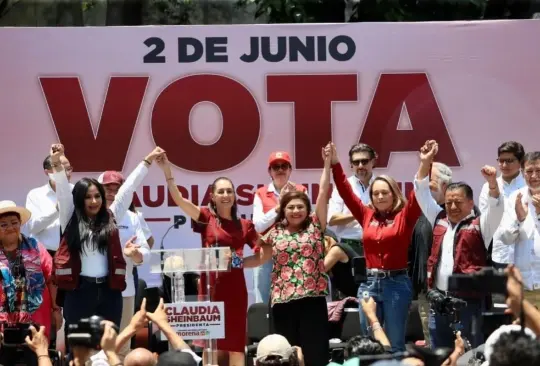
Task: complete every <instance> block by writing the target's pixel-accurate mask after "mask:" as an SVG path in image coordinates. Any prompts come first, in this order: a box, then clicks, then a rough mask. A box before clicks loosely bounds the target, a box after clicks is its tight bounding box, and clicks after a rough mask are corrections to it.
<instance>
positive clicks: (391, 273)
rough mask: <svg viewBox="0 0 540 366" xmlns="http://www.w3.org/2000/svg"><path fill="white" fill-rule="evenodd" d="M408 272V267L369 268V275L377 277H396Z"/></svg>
mask: <svg viewBox="0 0 540 366" xmlns="http://www.w3.org/2000/svg"><path fill="white" fill-rule="evenodd" d="M407 273H408V271H407V270H406V269H390V270H384V269H375V268H368V269H367V275H368V277H376V278H386V277H395V276H401V275H406V274H407Z"/></svg>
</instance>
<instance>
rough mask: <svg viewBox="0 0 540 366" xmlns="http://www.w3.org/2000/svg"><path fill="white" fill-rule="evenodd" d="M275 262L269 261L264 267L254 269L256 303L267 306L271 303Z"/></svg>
mask: <svg viewBox="0 0 540 366" xmlns="http://www.w3.org/2000/svg"><path fill="white" fill-rule="evenodd" d="M273 266H274V262H273V261H268V262H266V263H265V264H263V265H262V266H259V267H255V268H253V287H254V288H255V302H256V303H258V302H262V303H265V304H267V303H268V302H269V301H270V276H271V274H272V267H273Z"/></svg>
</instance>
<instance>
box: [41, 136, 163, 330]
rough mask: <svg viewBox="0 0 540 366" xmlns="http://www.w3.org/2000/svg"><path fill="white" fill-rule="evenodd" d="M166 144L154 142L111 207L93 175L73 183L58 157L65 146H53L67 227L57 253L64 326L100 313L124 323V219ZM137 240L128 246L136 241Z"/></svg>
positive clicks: (63, 222) (60, 206) (63, 221)
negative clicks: (120, 226) (121, 230)
mask: <svg viewBox="0 0 540 366" xmlns="http://www.w3.org/2000/svg"><path fill="white" fill-rule="evenodd" d="M162 153H163V150H161V149H160V148H155V149H154V150H153V151H152V152H151V153H150V154H149V155H148V156H147V157H146V158H145V159H144V160H143V161H142V162H141V163H140V164H139V165H138V166H137V167H136V168H135V170H134V171H133V172H132V173H131V174H130V175H129V177H128V178H127V179H126V181H125V183H124V184H123V185H122V187H121V188H120V189H119V190H118V193H117V194H116V197H115V199H114V201H113V202H112V204H111V205H110V206H109V208H108V209H107V205H106V202H105V198H106V196H105V190H104V188H103V186H102V185H101V184H100V183H99V182H98V181H97V180H95V179H91V178H83V179H81V180H80V181H78V182H77V183H76V184H75V186H74V187H73V193H72V192H71V188H70V186H69V182H68V180H67V177H66V174H65V172H64V168H63V166H62V164H61V163H60V157H61V156H63V155H64V147H63V146H62V145H61V144H55V145H53V146H52V148H51V158H52V162H53V163H52V166H53V170H54V174H53V175H54V180H55V182H56V194H57V197H58V209H59V212H60V225H61V229H62V232H63V235H62V240H61V243H60V247H59V248H58V251H57V252H56V255H55V257H54V268H55V273H54V276H55V280H56V283H57V285H58V288H59V291H61V292H63V293H64V302H63V306H64V318H65V320H66V329H68V330H69V326H70V325H71V324H77V323H78V322H79V320H80V319H82V318H88V317H90V316H92V315H99V316H102V317H103V318H105V319H106V320H110V321H112V322H114V323H115V324H116V325H118V326H119V325H120V321H121V317H122V291H124V290H125V288H126V278H125V276H126V262H125V260H124V256H123V249H122V247H123V245H122V244H121V242H120V236H119V230H118V227H117V224H118V223H121V222H122V221H123V219H124V216H125V215H126V212H127V211H128V208H129V206H130V204H131V201H132V199H133V193H134V192H135V190H136V189H137V187H138V186H139V185H140V184H141V182H142V180H143V179H144V177H145V176H146V174H147V173H148V167H149V166H150V165H151V164H152V162H153V161H154V159H155V158H156V157H157V156H159V155H161V154H162ZM133 245H134V243H133V240H131V241H130V242H128V243H126V245H125V246H127V247H130V246H133Z"/></svg>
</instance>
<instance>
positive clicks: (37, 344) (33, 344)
mask: <svg viewBox="0 0 540 366" xmlns="http://www.w3.org/2000/svg"><path fill="white" fill-rule="evenodd" d="M29 329H30V332H31V333H32V339H30V336H26V338H25V339H24V340H25V342H26V344H27V345H28V347H29V348H30V349H31V350H32V351H33V352H34V353H35V354H36V355H37V356H38V357H39V356H49V340H48V339H47V337H46V336H45V327H44V326H41V327H39V332H38V331H37V330H36V328H34V326H32V325H31V326H30V328H29Z"/></svg>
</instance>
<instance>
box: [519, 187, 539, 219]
mask: <svg viewBox="0 0 540 366" xmlns="http://www.w3.org/2000/svg"><path fill="white" fill-rule="evenodd" d="M515 209H516V216H517V219H518V221H519V222H523V221H525V219H526V218H527V215H528V214H529V205H527V204H523V194H521V192H520V193H518V194H517V196H516V207H515ZM536 212H540V211H539V210H538V209H536Z"/></svg>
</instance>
